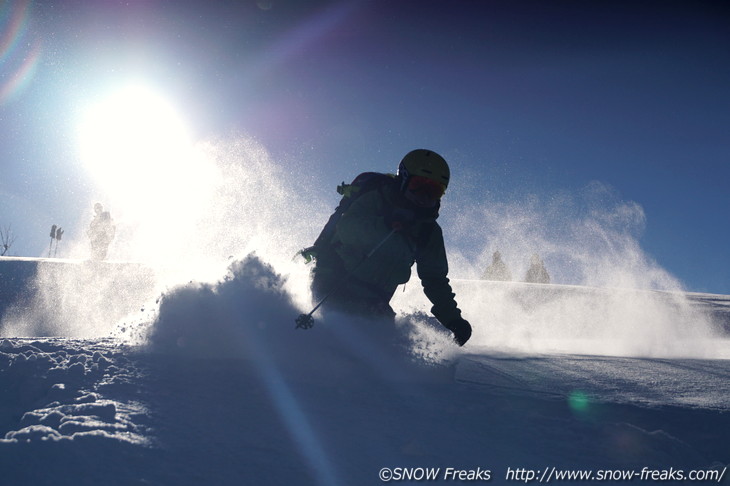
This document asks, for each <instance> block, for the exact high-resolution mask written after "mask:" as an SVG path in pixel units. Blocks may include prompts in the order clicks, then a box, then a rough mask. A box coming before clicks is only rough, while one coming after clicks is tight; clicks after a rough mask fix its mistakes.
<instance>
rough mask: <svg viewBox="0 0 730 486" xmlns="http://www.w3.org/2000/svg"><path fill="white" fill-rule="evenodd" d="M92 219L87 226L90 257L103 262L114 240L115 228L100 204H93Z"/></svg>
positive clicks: (109, 216) (107, 212)
mask: <svg viewBox="0 0 730 486" xmlns="http://www.w3.org/2000/svg"><path fill="white" fill-rule="evenodd" d="M94 213H95V214H94V219H93V220H91V224H90V225H89V231H87V235H88V236H89V242H90V243H91V257H92V258H93V259H94V260H104V259H105V258H106V254H107V252H108V251H109V245H110V244H111V242H112V240H113V239H114V235H115V233H116V226H114V221H113V220H112V217H111V214H110V213H109V211H104V206H102V205H101V203H96V204H94Z"/></svg>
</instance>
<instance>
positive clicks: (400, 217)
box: [385, 208, 416, 231]
mask: <svg viewBox="0 0 730 486" xmlns="http://www.w3.org/2000/svg"><path fill="white" fill-rule="evenodd" d="M415 220H416V213H415V212H414V211H413V210H411V209H405V208H393V211H391V213H390V214H387V215H386V216H385V224H386V225H388V228H392V229H394V230H396V231H401V230H403V229H407V228H408V227H409V226H411V225H412V224H413V222H414V221H415Z"/></svg>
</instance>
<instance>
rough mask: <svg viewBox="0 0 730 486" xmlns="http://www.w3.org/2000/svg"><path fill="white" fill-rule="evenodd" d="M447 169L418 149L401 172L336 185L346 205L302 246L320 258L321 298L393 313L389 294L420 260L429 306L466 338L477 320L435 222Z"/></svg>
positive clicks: (316, 281)
mask: <svg viewBox="0 0 730 486" xmlns="http://www.w3.org/2000/svg"><path fill="white" fill-rule="evenodd" d="M449 175H450V171H449V166H448V164H447V163H446V161H445V160H444V159H443V157H441V156H440V155H438V154H437V153H435V152H431V151H429V150H424V149H418V150H414V151H412V152H410V153H408V154H407V155H406V156H405V157H404V158H403V160H402V161H401V163H400V165H399V167H398V174H397V175H395V176H394V175H392V174H379V173H374V172H366V173H363V174H360V175H359V176H358V177H357V178H356V179H355V180H354V181H353V183H352V184H349V185H346V184H344V183H343V185H342V186H340V187H338V188H337V189H338V192H340V194H342V195H343V198H342V200H341V202H340V205H339V206H338V208H337V210H336V211H335V213H334V214H333V215H332V216H331V217H330V220H329V222H328V223H327V225H326V226H325V227H324V229H323V230H322V233H321V234H320V236H319V238H317V241H316V242H315V244H314V246H313V247H311V248H309V249H307V250H304V251H303V253H302V254H303V255H304V256H305V257H308V259H309V258H314V259H315V262H316V263H315V268H314V270H313V281H312V292H313V294H314V296H315V298H318V299H322V298H323V297H325V296H327V297H328V301H327V305H329V306H331V307H333V308H338V309H341V310H346V311H350V312H353V313H357V314H361V315H367V316H376V317H387V318H390V319H392V318H394V317H395V312H394V311H393V309H392V307H391V306H390V299H391V298H392V297H393V294H394V293H395V290H396V288H397V287H398V285H400V284H403V283H406V282H408V280H409V279H410V277H411V267H412V266H413V264H414V263H416V266H417V271H418V276H419V278H420V279H421V283H422V285H423V290H424V293H425V294H426V296H427V297H428V299H429V300H430V301H431V303H432V304H433V307H432V308H431V312H432V313H433V315H434V316H435V317H436V318H437V319H438V320H439V322H441V324H443V326H444V327H446V328H447V329H449V330H450V331H451V332H453V334H454V340H455V341H456V342H457V343H458V344H459V345H460V346H463V345H464V343H466V342H467V341H468V340H469V338H470V336H471V332H472V328H471V325H470V324H469V322H467V321H466V320H465V319H463V318H462V317H461V311H460V310H459V308H458V306H457V304H456V301H455V300H454V297H455V296H454V293H453V291H452V289H451V285H450V284H449V279H448V278H447V274H448V263H447V261H446V250H445V248H444V239H443V234H442V232H441V227H440V226H439V224H438V223H437V222H436V218H438V212H439V207H440V201H441V196H442V195H443V194H444V191H445V190H446V187H447V186H448V183H449ZM373 250H375V251H373ZM368 255H369V256H368Z"/></svg>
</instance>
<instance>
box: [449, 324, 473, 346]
mask: <svg viewBox="0 0 730 486" xmlns="http://www.w3.org/2000/svg"><path fill="white" fill-rule="evenodd" d="M444 327H446V329H448V330H450V331H451V332H453V333H454V341H456V344H458V345H459V346H463V345H464V344H466V342H467V341H468V340H469V338H470V337H471V324H469V321H467V320H466V319H462V318H461V317H459V318H457V319H454V320H453V321H451V322H449V323H448V324H444Z"/></svg>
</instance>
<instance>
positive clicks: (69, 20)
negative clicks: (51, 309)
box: [0, 0, 730, 294]
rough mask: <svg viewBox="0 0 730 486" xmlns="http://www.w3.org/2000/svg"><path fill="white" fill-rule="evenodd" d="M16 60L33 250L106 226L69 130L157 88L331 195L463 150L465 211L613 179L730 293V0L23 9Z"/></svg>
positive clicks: (7, 33)
mask: <svg viewBox="0 0 730 486" xmlns="http://www.w3.org/2000/svg"><path fill="white" fill-rule="evenodd" d="M0 59H1V60H2V62H1V63H0V130H1V133H2V137H1V138H0V164H1V165H0V226H2V227H5V226H6V225H8V224H11V225H12V227H13V229H14V230H15V233H17V235H18V239H17V240H16V243H15V245H14V247H13V250H12V251H11V253H10V254H13V255H18V256H41V255H42V253H43V249H44V248H46V245H47V243H48V241H49V239H48V238H47V236H46V233H47V232H48V230H49V229H50V225H51V224H54V223H63V224H65V225H66V226H67V227H70V228H71V229H72V230H76V231H81V230H82V228H81V226H79V225H85V224H86V223H87V222H88V218H89V217H90V208H89V207H88V200H89V199H88V193H89V192H91V191H92V189H91V188H90V187H89V185H90V182H89V178H88V177H87V175H86V174H85V173H84V169H83V167H82V165H81V164H80V163H79V162H78V153H77V151H76V149H75V147H73V145H74V144H73V141H74V140H75V133H74V130H76V124H75V123H72V122H71V121H70V120H72V119H73V117H74V116H75V113H76V112H77V109H78V108H77V107H78V106H79V104H82V103H83V102H84V100H85V99H86V98H88V97H92V96H94V95H96V94H97V93H98V92H100V91H103V90H104V89H105V87H106V86H109V85H111V84H113V83H116V82H118V81H119V80H120V79H124V78H125V77H137V78H139V77H142V78H145V79H148V80H149V81H150V82H151V83H153V84H154V85H155V86H158V87H162V89H163V90H164V91H165V92H166V94H167V95H168V96H169V97H170V98H171V99H173V100H175V102H176V103H177V104H178V105H179V106H180V107H181V110H182V111H183V112H185V113H186V114H187V116H188V117H189V119H190V120H191V124H192V126H193V129H194V131H195V135H196V137H200V138H206V137H213V136H217V135H226V134H229V133H235V132H241V133H246V134H248V135H251V136H254V137H256V138H257V139H259V140H260V141H261V142H262V144H263V145H264V146H265V147H266V148H267V149H269V150H270V151H271V153H272V154H274V156H275V157H279V158H280V159H281V160H292V159H296V158H299V159H301V160H302V161H304V162H305V163H306V165H307V166H308V167H309V168H308V174H307V177H311V178H313V179H314V180H316V181H318V183H321V187H322V190H323V191H324V190H331V188H332V187H333V186H334V185H336V184H337V183H338V182H341V181H342V180H343V179H346V178H349V177H351V176H353V175H354V174H355V173H357V172H360V171H363V170H373V169H374V170H387V169H389V168H391V167H393V166H394V165H395V164H396V163H397V160H398V158H399V157H400V156H401V155H402V154H404V153H405V152H406V151H408V150H410V149H412V148H416V147H427V148H433V149H434V150H437V151H440V152H441V153H443V154H445V155H446V156H447V157H448V158H449V160H450V161H451V163H452V166H453V170H454V184H458V183H461V184H462V186H463V187H469V191H468V195H469V197H468V198H463V199H459V204H465V205H468V204H472V203H475V204H476V203H480V202H481V201H482V200H483V198H481V193H482V192H484V193H489V200H492V201H494V200H514V199H519V198H520V197H527V196H528V195H530V194H535V195H537V196H538V197H543V198H550V197H551V195H553V194H556V193H561V192H564V191H567V192H576V191H580V190H581V189H582V188H584V187H586V185H587V184H589V183H590V182H591V181H600V182H601V183H602V184H605V185H607V186H610V187H612V188H613V191H614V192H615V194H617V195H618V197H619V198H620V199H622V200H626V201H635V202H636V203H638V204H639V205H640V206H641V207H642V208H643V210H644V213H645V216H646V224H645V228H644V229H643V231H642V232H641V234H640V240H639V241H640V243H641V245H642V247H643V248H644V250H645V251H646V252H647V253H648V254H649V255H650V256H651V257H652V258H654V259H655V260H656V261H657V262H658V263H659V264H660V265H662V266H663V267H664V268H666V269H667V270H668V271H669V272H671V273H672V274H674V275H676V276H677V277H678V278H679V279H680V280H681V281H682V282H684V283H685V284H686V286H687V288H688V289H690V290H695V291H708V292H716V293H725V294H728V293H730V258H729V256H728V254H729V253H730V252H729V251H728V241H730V229H729V228H730V217H729V216H728V214H729V213H728V210H729V209H730V191H728V189H727V183H728V181H729V180H730V130H729V127H730V62H728V61H730V14H729V10H728V7H727V6H726V5H724V2H704V1H686V2H674V1H655V2H648V1H627V2H620V1H555V2H552V1H547V0H541V1H532V2H528V1H506V0H505V1H483V2H476V1H460V0H450V1H446V0H444V1H429V0H422V1H362V2H324V1H308V2H300V1H277V0H271V1H266V0H261V1H258V2H256V1H253V0H252V1H241V2H232V1H230V2H187V1H168V2H162V1H153V0H150V1H135V0H133V1H130V2H86V1H35V2H12V1H11V2H4V3H3V4H2V6H1V7H0ZM460 174H461V175H462V176H463V175H464V174H469V180H465V179H464V178H462V179H461V180H460ZM69 214H75V215H78V217H77V218H75V219H74V218H73V217H70V216H69ZM64 221H66V222H65V223H64ZM75 226H78V227H75Z"/></svg>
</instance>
